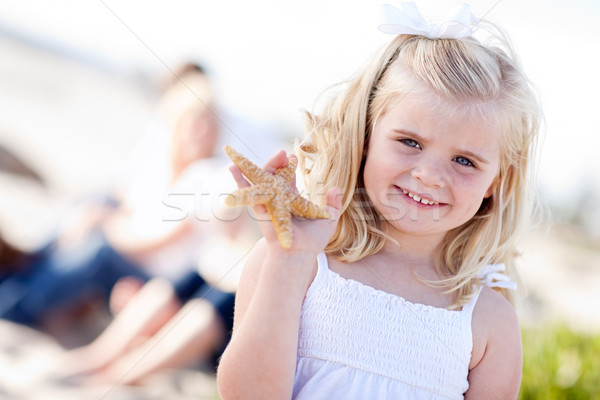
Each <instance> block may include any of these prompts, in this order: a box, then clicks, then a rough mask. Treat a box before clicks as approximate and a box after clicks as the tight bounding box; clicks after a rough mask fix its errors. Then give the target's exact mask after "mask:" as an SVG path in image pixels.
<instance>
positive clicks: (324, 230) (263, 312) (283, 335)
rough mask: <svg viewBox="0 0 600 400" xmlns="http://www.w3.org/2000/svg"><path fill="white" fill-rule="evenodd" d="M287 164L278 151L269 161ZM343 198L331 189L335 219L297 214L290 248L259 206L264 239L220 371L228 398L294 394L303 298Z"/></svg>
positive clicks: (250, 266) (243, 282)
mask: <svg viewBox="0 0 600 400" xmlns="http://www.w3.org/2000/svg"><path fill="white" fill-rule="evenodd" d="M286 163H287V157H285V153H279V154H278V155H277V156H275V157H274V158H273V159H271V161H270V162H269V163H268V164H267V165H268V166H269V165H270V166H272V167H273V168H272V170H273V171H274V170H275V168H276V167H277V166H283V165H285V164H286ZM265 169H267V170H269V169H268V168H267V167H265ZM232 172H233V174H234V177H235V179H236V181H237V182H238V185H240V186H242V187H243V186H245V185H246V184H247V183H246V182H244V181H243V178H242V177H241V174H240V173H239V170H236V169H234V170H232ZM339 203H340V201H339V199H338V198H337V190H332V191H330V193H329V194H328V197H327V204H328V205H329V206H330V207H328V211H329V212H330V214H334V218H333V219H331V220H314V221H313V220H303V221H299V220H296V219H294V221H293V232H294V233H293V234H294V241H293V244H292V248H291V249H289V250H284V249H283V248H282V247H281V245H280V244H279V242H278V240H277V237H276V235H275V232H274V231H273V229H272V226H271V223H270V221H268V218H265V215H264V209H262V208H261V207H255V208H254V211H255V213H258V214H262V215H259V225H260V227H261V229H262V231H263V233H264V236H265V238H264V239H263V240H261V241H260V242H259V244H258V245H257V246H256V247H255V248H254V249H253V251H252V252H251V254H250V256H249V258H248V261H247V263H246V266H245V268H244V272H243V274H242V277H241V279H240V284H239V287H238V290H237V294H236V308H235V318H234V328H233V335H232V338H231V341H230V343H229V345H228V347H227V349H226V351H225V353H224V354H223V356H222V358H221V361H220V365H219V369H218V372H217V382H218V386H219V391H220V394H221V396H222V399H223V400H231V399H244V400H252V399H260V400H263V399H270V400H271V399H273V400H277V399H289V398H291V396H292V390H293V385H294V374H295V369H296V353H297V346H298V330H299V326H300V311H301V308H302V301H303V300H304V296H305V294H306V291H307V290H308V287H309V286H310V284H311V282H312V280H313V279H314V276H315V274H316V257H317V254H318V253H319V252H320V251H322V250H323V249H324V248H325V246H326V244H327V242H328V240H329V238H330V237H331V235H332V234H333V231H334V230H335V226H336V223H337V218H338V217H339V209H340V208H341V204H339ZM334 205H335V208H334V207H333V206H334Z"/></svg>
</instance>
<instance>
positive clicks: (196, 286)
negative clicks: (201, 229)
mask: <svg viewBox="0 0 600 400" xmlns="http://www.w3.org/2000/svg"><path fill="white" fill-rule="evenodd" d="M175 293H176V294H177V297H179V300H180V301H181V303H185V302H187V301H188V300H190V299H194V298H196V299H203V300H206V301H208V302H209V303H210V304H212V305H213V306H214V308H215V310H216V312H217V314H218V315H219V316H220V317H221V319H222V320H223V323H224V325H225V334H226V337H225V340H224V344H223V346H222V347H221V348H220V349H219V350H218V351H217V352H216V353H215V354H214V356H213V359H212V360H211V361H212V366H213V367H215V368H216V366H217V364H218V360H219V358H220V357H221V355H222V354H223V351H225V347H226V346H227V344H228V343H229V339H231V331H232V330H233V309H234V305H235V294H234V293H230V292H224V291H222V290H220V289H218V288H216V287H214V286H212V285H210V284H208V283H207V282H206V281H205V280H204V279H203V278H202V277H201V276H200V275H199V274H198V273H197V272H196V271H190V272H188V273H187V274H185V275H184V276H183V277H182V278H181V279H179V280H178V281H177V282H175Z"/></svg>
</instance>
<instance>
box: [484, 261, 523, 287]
mask: <svg viewBox="0 0 600 400" xmlns="http://www.w3.org/2000/svg"><path fill="white" fill-rule="evenodd" d="M505 270H506V266H505V265H504V264H490V265H486V266H485V267H483V268H481V269H480V270H479V273H478V274H477V277H478V278H479V281H480V282H481V284H482V285H484V286H488V287H498V288H505V289H511V290H516V289H517V284H516V283H515V282H513V281H511V280H510V278H509V277H508V276H507V275H506V274H503V272H504V271H505Z"/></svg>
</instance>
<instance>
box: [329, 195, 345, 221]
mask: <svg viewBox="0 0 600 400" xmlns="http://www.w3.org/2000/svg"><path fill="white" fill-rule="evenodd" d="M325 209H326V210H327V212H328V213H329V215H331V219H332V220H334V221H337V220H338V219H339V218H340V215H341V213H342V193H341V191H340V189H339V188H337V187H332V188H330V189H329V190H328V191H327V198H326V200H325Z"/></svg>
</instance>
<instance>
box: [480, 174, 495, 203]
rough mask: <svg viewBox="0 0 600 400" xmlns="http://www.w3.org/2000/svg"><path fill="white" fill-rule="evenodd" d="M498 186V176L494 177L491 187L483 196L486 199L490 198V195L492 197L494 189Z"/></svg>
mask: <svg viewBox="0 0 600 400" xmlns="http://www.w3.org/2000/svg"><path fill="white" fill-rule="evenodd" d="M497 186H498V178H494V180H493V182H492V183H491V185H490V187H489V188H488V189H487V190H486V192H485V195H484V196H483V198H484V199H489V198H490V197H492V195H493V194H494V191H495V190H496V187H497Z"/></svg>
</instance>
